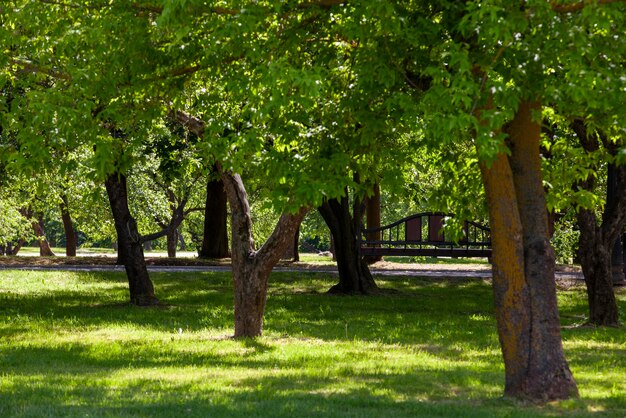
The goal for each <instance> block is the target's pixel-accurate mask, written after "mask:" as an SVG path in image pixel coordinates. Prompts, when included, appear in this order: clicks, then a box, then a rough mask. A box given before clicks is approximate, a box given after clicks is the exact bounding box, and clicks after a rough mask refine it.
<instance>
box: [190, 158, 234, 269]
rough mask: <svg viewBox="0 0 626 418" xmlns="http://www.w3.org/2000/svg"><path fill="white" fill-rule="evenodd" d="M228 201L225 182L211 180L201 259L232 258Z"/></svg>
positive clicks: (207, 189)
mask: <svg viewBox="0 0 626 418" xmlns="http://www.w3.org/2000/svg"><path fill="white" fill-rule="evenodd" d="M214 171H215V168H214ZM227 200H228V198H227V196H226V191H225V190H224V182H223V181H222V180H221V179H217V180H215V179H209V181H208V183H207V188H206V206H205V210H204V236H203V237H202V247H201V248H200V252H199V254H198V256H199V257H200V258H227V257H229V256H230V253H229V252H228V233H227V229H228V228H227V220H228V210H227V206H226V203H227Z"/></svg>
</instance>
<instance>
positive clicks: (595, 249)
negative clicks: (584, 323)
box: [578, 209, 619, 326]
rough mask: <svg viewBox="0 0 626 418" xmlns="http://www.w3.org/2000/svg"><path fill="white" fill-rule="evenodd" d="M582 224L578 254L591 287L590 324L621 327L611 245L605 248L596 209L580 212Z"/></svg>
mask: <svg viewBox="0 0 626 418" xmlns="http://www.w3.org/2000/svg"><path fill="white" fill-rule="evenodd" d="M578 226H579V228H580V241H579V244H578V256H579V257H580V261H581V266H582V268H583V275H584V276H585V284H586V286H587V300H588V302H589V323H591V324H594V325H598V326H617V325H618V323H619V311H618V308H617V302H616V300H615V292H614V290H613V281H612V274H611V251H610V249H611V247H609V248H605V246H604V245H603V239H602V228H601V227H599V226H598V225H597V222H596V216H595V213H594V212H593V211H592V210H586V209H581V210H579V211H578Z"/></svg>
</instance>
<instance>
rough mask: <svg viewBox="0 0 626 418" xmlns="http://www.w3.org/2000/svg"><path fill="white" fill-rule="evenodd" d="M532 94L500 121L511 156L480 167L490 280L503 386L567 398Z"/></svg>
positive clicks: (532, 395) (531, 395)
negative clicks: (485, 203) (489, 241)
mask: <svg viewBox="0 0 626 418" xmlns="http://www.w3.org/2000/svg"><path fill="white" fill-rule="evenodd" d="M540 108H541V106H540V104H539V103H537V102H528V101H522V103H521V104H520V107H519V109H518V111H517V112H516V114H515V117H514V119H513V121H512V122H511V124H510V125H509V126H508V133H509V135H510V136H509V140H510V148H511V156H510V158H507V157H506V155H505V154H503V153H500V154H498V156H497V158H496V159H495V160H494V161H493V162H492V164H491V165H490V166H489V165H487V164H486V163H484V162H482V163H481V174H482V177H483V183H484V186H485V192H486V196H487V201H488V204H489V218H490V219H489V221H490V225H491V231H492V246H493V256H492V260H493V288H494V299H495V308H496V319H497V323H498V334H499V337H500V344H501V346H502V353H503V357H504V365H505V394H507V395H509V396H513V397H517V398H526V399H531V400H542V401H548V400H555V399H567V398H569V397H571V396H577V394H578V390H577V387H576V383H575V381H574V379H573V377H572V374H571V372H570V369H569V366H568V364H567V361H566V360H565V356H564V354H563V348H562V343H561V334H560V322H559V316H558V309H557V303H556V284H555V279H554V265H555V262H554V252H553V250H552V248H551V246H550V243H549V236H548V235H549V232H548V220H547V211H546V204H545V195H544V190H543V185H542V175H541V164H540V154H539V139H540V125H539V124H538V123H536V122H535V121H534V120H533V118H532V113H533V111H534V110H536V111H538V110H540Z"/></svg>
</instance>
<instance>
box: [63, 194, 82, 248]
mask: <svg viewBox="0 0 626 418" xmlns="http://www.w3.org/2000/svg"><path fill="white" fill-rule="evenodd" d="M61 219H62V221H63V230H64V231H65V255H66V256H67V257H76V249H77V247H78V235H77V234H76V230H75V229H74V224H73V223H72V217H71V216H70V210H69V205H68V201H67V195H61Z"/></svg>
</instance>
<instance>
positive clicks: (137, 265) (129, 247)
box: [105, 173, 159, 306]
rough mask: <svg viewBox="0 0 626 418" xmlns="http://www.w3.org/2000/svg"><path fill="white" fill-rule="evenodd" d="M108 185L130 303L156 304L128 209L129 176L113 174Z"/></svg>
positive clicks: (135, 225)
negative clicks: (127, 178)
mask: <svg viewBox="0 0 626 418" xmlns="http://www.w3.org/2000/svg"><path fill="white" fill-rule="evenodd" d="M105 186H106V190H107V195H108V197H109V203H110V205H111V212H112V213H113V219H114V221H115V231H116V232H117V243H118V262H119V261H120V260H122V262H123V263H124V268H125V270H126V276H127V277H128V285H129V290H130V302H131V303H132V304H135V305H140V306H147V305H156V304H158V302H159V300H158V299H157V298H156V296H155V295H154V286H153V284H152V281H151V280H150V276H149V275H148V269H147V268H146V260H145V259H144V254H143V245H142V244H143V243H142V241H141V239H140V236H139V231H138V230H137V222H136V221H135V219H134V218H133V217H132V216H131V214H130V210H129V209H128V194H127V189H126V177H125V176H124V175H122V174H117V173H116V174H112V175H110V176H109V177H108V178H107V179H106V181H105ZM120 255H121V256H122V257H120Z"/></svg>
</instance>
